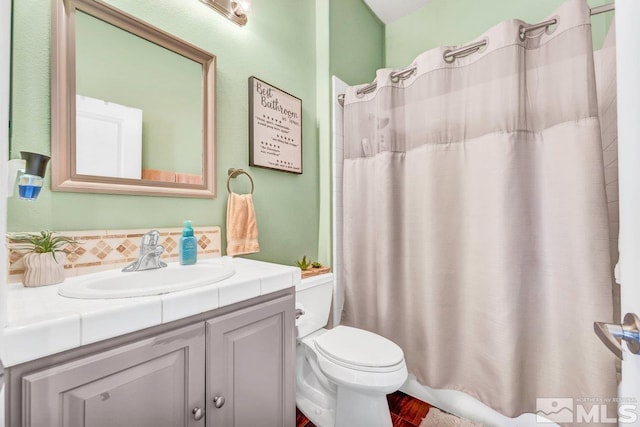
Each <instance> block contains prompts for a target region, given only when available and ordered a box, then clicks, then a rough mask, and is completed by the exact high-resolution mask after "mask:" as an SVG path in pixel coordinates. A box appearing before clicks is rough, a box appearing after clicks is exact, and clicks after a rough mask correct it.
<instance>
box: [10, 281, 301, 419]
mask: <svg viewBox="0 0 640 427" xmlns="http://www.w3.org/2000/svg"><path fill="white" fill-rule="evenodd" d="M294 318H295V314H294V290H293V288H288V289H285V290H282V291H278V292H274V293H272V294H268V295H264V296H260V297H257V298H254V299H251V300H247V301H242V302H239V303H237V304H234V305H230V306H226V307H223V308H220V309H216V310H212V311H209V312H206V313H201V314H197V315H194V316H192V317H189V318H185V319H180V320H176V321H174V322H171V323H167V324H162V325H158V326H154V327H151V328H149V329H146V330H141V331H137V332H133V333H131V334H129V335H123V336H120V337H115V338H112V339H110V340H105V341H100V342H98V343H94V344H89V345H87V346H84V347H79V348H77V349H73V350H69V351H67V352H63V353H59V354H55V355H51V356H48V357H45V358H42V359H37V360H34V361H31V362H26V363H24V364H21V365H16V366H12V367H9V368H7V369H6V371H5V377H6V380H7V382H6V384H7V394H6V406H5V407H6V408H7V412H6V418H5V420H6V423H5V425H6V426H7V427H125V426H126V427H147V426H148V427H180V426H189V427H205V426H206V427H293V426H295V383H294V367H295V336H294V327H295V326H294V322H295V319H294ZM214 398H215V400H214ZM0 425H1V423H0Z"/></svg>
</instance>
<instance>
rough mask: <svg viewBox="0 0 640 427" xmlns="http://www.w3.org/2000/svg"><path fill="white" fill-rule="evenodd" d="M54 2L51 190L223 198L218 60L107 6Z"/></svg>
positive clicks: (91, 1) (82, 0) (93, 0)
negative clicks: (218, 183) (218, 161)
mask: <svg viewBox="0 0 640 427" xmlns="http://www.w3.org/2000/svg"><path fill="white" fill-rule="evenodd" d="M52 1H53V8H52V23H51V24H52V50H51V55H52V64H51V67H52V69H51V73H52V84H51V131H52V132H51V137H52V143H51V153H52V155H51V157H52V175H51V180H52V189H53V190H54V191H76V192H90V193H116V194H142V195H151V196H178V197H205V198H206V197H208V198H212V197H215V188H216V187H215V141H214V139H215V128H214V126H215V69H216V62H215V61H216V58H215V56H214V55H213V54H211V53H209V52H206V51H204V50H202V49H200V48H198V47H196V46H193V45H191V44H189V43H187V42H185V41H182V40H180V39H178V38H176V37H174V36H172V35H171V34H168V33H166V32H164V31H162V30H160V29H158V28H155V27H153V26H151V25H149V24H147V23H145V22H143V21H141V20H139V19H138V18H136V17H133V16H131V15H129V14H127V13H125V12H123V11H120V10H118V9H115V8H114V7H112V6H110V5H108V4H106V3H103V2H101V1H98V0H52Z"/></svg>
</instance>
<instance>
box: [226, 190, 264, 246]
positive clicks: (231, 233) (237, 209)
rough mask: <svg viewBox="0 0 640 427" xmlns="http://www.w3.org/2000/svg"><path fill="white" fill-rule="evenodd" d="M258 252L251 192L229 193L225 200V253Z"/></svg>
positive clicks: (256, 225) (256, 227)
mask: <svg viewBox="0 0 640 427" xmlns="http://www.w3.org/2000/svg"><path fill="white" fill-rule="evenodd" d="M255 252H260V245H259V244H258V223H257V221H256V211H255V209H254V207H253V197H251V194H236V193H229V200H228V201H227V255H230V256H232V255H243V254H252V253H255Z"/></svg>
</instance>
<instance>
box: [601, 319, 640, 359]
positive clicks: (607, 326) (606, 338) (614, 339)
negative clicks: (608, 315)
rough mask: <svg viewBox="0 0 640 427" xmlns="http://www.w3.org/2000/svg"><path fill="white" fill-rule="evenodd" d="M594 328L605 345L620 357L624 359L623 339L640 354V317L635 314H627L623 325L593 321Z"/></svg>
mask: <svg viewBox="0 0 640 427" xmlns="http://www.w3.org/2000/svg"><path fill="white" fill-rule="evenodd" d="M593 329H594V331H595V333H596V335H597V336H598V338H600V340H601V341H602V342H603V343H604V345H606V346H607V348H608V349H609V350H611V352H612V353H613V354H615V355H616V356H618V358H619V359H622V344H621V343H622V341H623V340H624V341H626V342H627V347H628V348H629V351H631V353H633V354H640V318H638V316H636V315H635V314H633V313H627V314H625V316H624V322H623V323H622V325H616V324H613V323H605V322H593Z"/></svg>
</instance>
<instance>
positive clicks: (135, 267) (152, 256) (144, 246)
mask: <svg viewBox="0 0 640 427" xmlns="http://www.w3.org/2000/svg"><path fill="white" fill-rule="evenodd" d="M159 239H160V232H159V231H158V230H151V231H149V232H147V233H145V234H144V235H143V236H142V242H141V243H140V256H139V257H138V259H137V260H135V261H134V262H132V263H131V264H129V265H127V266H126V267H125V268H123V269H122V271H125V272H128V271H144V270H155V269H157V268H162V267H166V266H167V264H166V263H164V262H162V261H160V255H162V253H163V252H164V247H163V246H161V245H159V244H158V240H159Z"/></svg>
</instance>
